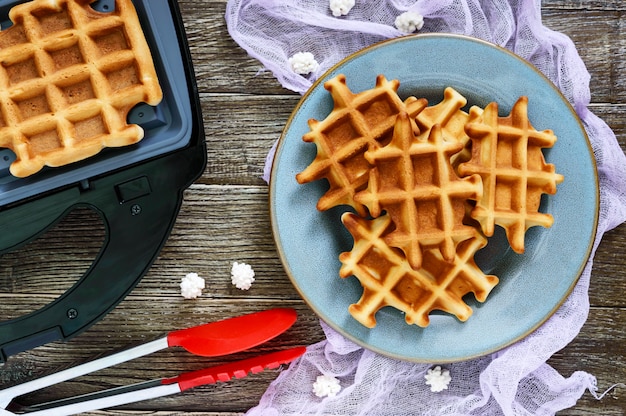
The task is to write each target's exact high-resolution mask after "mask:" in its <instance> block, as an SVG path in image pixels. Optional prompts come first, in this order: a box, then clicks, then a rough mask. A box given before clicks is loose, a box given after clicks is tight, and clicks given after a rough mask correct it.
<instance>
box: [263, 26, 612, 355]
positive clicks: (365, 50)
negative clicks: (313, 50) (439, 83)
mask: <svg viewBox="0 0 626 416" xmlns="http://www.w3.org/2000/svg"><path fill="white" fill-rule="evenodd" d="M428 38H431V39H432V38H445V39H452V40H454V39H457V40H460V41H469V42H475V43H479V44H482V45H484V46H486V47H489V48H494V49H496V50H498V51H499V52H500V53H505V54H506V55H509V56H510V57H512V58H514V59H515V60H517V61H518V62H519V63H520V64H522V65H524V66H526V67H527V68H530V69H531V70H532V71H533V72H535V74H537V75H539V76H540V77H541V78H543V79H544V80H545V81H546V84H547V85H549V86H550V87H551V88H552V90H553V92H554V93H556V94H557V95H558V97H559V98H560V99H561V100H562V101H563V104H565V107H566V108H567V110H568V111H569V112H570V113H571V114H572V115H573V117H574V119H575V120H576V122H577V124H578V128H579V129H580V131H581V133H582V135H583V137H584V139H585V144H586V147H587V150H588V153H589V155H590V162H591V167H592V169H593V188H594V193H595V204H594V207H593V211H594V218H593V223H592V228H591V230H592V231H591V233H590V234H591V235H590V236H589V240H588V242H587V248H586V251H585V255H584V258H583V259H581V264H580V266H579V268H578V270H577V271H576V277H575V278H573V279H572V282H571V284H570V286H569V288H568V289H567V291H566V293H565V294H564V295H563V297H562V298H561V299H560V300H559V302H557V303H556V305H555V306H554V307H553V308H552V309H551V310H550V311H549V312H548V313H547V314H546V315H545V316H544V317H543V318H542V319H540V320H539V321H538V322H537V323H535V324H534V325H532V326H531V327H530V328H529V329H528V330H526V331H524V332H523V333H521V334H520V335H519V336H517V337H515V338H513V339H511V340H508V341H506V342H504V343H502V344H501V345H498V346H495V347H492V348H489V349H485V350H484V351H481V352H479V353H475V354H469V355H464V356H463V357H453V358H450V359H448V360H438V361H437V362H438V363H453V362H460V361H466V360H470V359H475V358H479V357H484V356H486V355H488V354H492V353H494V352H497V351H500V350H503V349H505V348H507V347H510V346H511V345H513V344H515V343H517V342H519V341H521V340H522V339H524V338H526V337H527V336H528V335H530V334H531V333H533V332H534V331H536V330H537V329H538V328H539V327H541V326H542V325H543V324H544V323H545V322H546V321H548V320H549V319H550V318H551V317H552V316H553V315H554V314H555V313H556V311H557V310H558V309H559V308H560V307H561V306H562V305H563V304H564V303H565V301H566V300H567V299H568V298H569V296H570V295H571V293H572V291H573V290H574V288H575V287H576V286H577V284H578V282H579V280H580V277H581V275H582V274H583V272H584V270H585V268H586V266H587V264H588V263H589V260H590V258H591V254H592V252H593V246H594V243H595V240H596V237H597V231H598V224H599V216H600V194H601V193H600V181H599V174H598V167H597V161H596V157H595V153H594V151H593V146H592V144H591V141H590V139H589V136H588V134H587V130H586V129H585V127H584V124H583V122H582V120H581V119H580V117H579V116H578V114H577V113H576V111H575V109H574V107H573V106H572V104H571V103H570V102H569V100H568V99H567V98H566V97H565V96H564V95H563V93H562V92H561V91H560V90H559V89H558V87H557V86H556V85H555V84H554V83H553V82H552V81H551V80H550V79H549V78H548V77H547V76H546V75H544V74H543V73H542V72H541V71H539V69H537V68H536V67H535V66H534V65H533V64H532V63H530V62H529V61H527V60H525V59H524V58H522V57H520V56H519V55H517V54H515V53H514V52H512V51H511V50H509V49H506V48H504V47H502V46H499V45H497V44H494V43H492V42H489V41H486V40H484V39H480V38H475V37H472V36H467V35H460V34H452V33H419V34H412V35H406V36H401V37H397V38H391V39H385V40H383V41H380V42H376V43H373V44H371V45H369V46H366V47H364V48H363V49H360V50H359V51H356V52H354V53H352V54H350V55H348V56H346V57H345V58H343V59H341V60H340V61H339V62H337V63H336V64H334V65H333V66H331V67H330V68H328V70H326V71H325V72H324V73H323V74H322V75H320V76H319V77H318V78H317V80H316V81H315V82H314V83H313V84H312V85H311V87H309V89H308V90H307V91H306V92H305V93H304V94H303V95H302V96H301V98H300V100H299V101H298V103H297V105H296V106H295V107H294V109H293V110H292V112H291V113H290V115H289V118H288V119H287V121H286V123H285V125H284V128H283V130H282V132H281V135H280V136H279V138H278V139H277V141H276V143H275V145H274V148H275V151H274V154H273V156H272V162H271V163H272V165H271V170H270V176H269V183H268V187H269V192H268V194H269V195H268V197H269V198H268V205H269V213H270V225H271V230H272V236H273V239H274V243H275V246H276V250H277V253H278V256H279V258H280V261H281V264H282V266H283V270H284V271H285V273H286V274H287V276H288V277H289V280H290V282H291V284H292V286H293V287H294V288H295V289H296V291H297V292H298V294H299V296H300V297H301V299H302V300H303V301H304V302H305V304H306V305H307V307H308V308H309V309H311V310H312V311H313V312H314V313H315V314H316V315H317V316H318V317H319V318H320V319H322V320H323V321H324V323H325V324H326V325H328V326H329V327H331V328H332V329H334V330H335V331H337V332H338V333H339V334H341V335H342V336H344V337H345V338H347V339H348V340H350V341H352V342H353V343H355V344H356V345H358V346H360V347H362V348H365V349H368V350H370V351H373V352H375V353H378V354H381V355H383V356H386V357H390V358H394V359H398V360H403V361H409V362H416V363H432V362H433V361H432V360H428V359H425V358H418V357H417V358H416V357H407V356H405V355H402V354H395V353H392V352H389V351H386V350H385V349H383V348H379V347H377V346H373V345H370V344H368V343H366V342H364V341H363V340H361V339H359V338H357V337H356V336H354V335H352V334H350V333H349V332H348V331H346V330H344V329H343V328H342V327H341V326H340V325H337V324H335V323H334V322H333V320H332V319H330V317H329V316H328V315H327V314H326V313H324V312H322V311H320V310H319V309H318V308H316V307H314V306H313V305H311V303H310V302H309V301H308V299H307V298H308V296H306V295H305V293H303V291H302V289H301V288H300V286H299V285H298V284H297V280H296V279H295V277H294V276H293V273H292V270H291V269H290V267H288V262H287V261H286V254H285V252H284V248H283V245H282V243H281V242H280V236H279V232H278V225H277V224H276V222H277V218H276V207H275V204H274V203H273V201H274V200H275V193H276V189H275V186H274V184H275V183H276V178H275V176H276V175H277V173H276V171H277V169H276V162H277V160H278V158H279V157H280V154H281V151H282V149H283V147H284V146H283V145H284V142H285V140H286V136H287V134H288V131H289V130H290V127H291V125H292V122H293V119H294V118H295V117H296V115H297V114H298V113H299V111H300V109H301V107H302V106H303V104H304V103H305V102H306V101H307V100H308V97H309V96H310V95H311V94H313V93H314V91H316V90H317V89H318V88H319V86H320V84H323V83H324V82H326V81H327V80H328V77H329V75H330V74H332V73H333V72H335V71H336V70H337V69H338V68H339V67H341V66H343V65H344V64H347V63H348V62H350V61H352V60H354V59H356V58H358V57H360V56H362V55H365V54H368V53H370V52H371V51H372V50H374V49H378V48H382V47H385V46H387V45H389V44H392V43H399V42H407V41H415V40H419V39H428ZM313 208H314V209H315V207H313ZM346 308H347V305H346Z"/></svg>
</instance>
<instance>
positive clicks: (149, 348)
mask: <svg viewBox="0 0 626 416" xmlns="http://www.w3.org/2000/svg"><path fill="white" fill-rule="evenodd" d="M167 347H168V340H167V337H163V338H160V339H157V340H155V341H151V342H147V343H145V344H141V345H138V346H136V347H133V348H129V349H127V350H124V351H121V352H118V353H116V354H111V355H109V356H106V357H102V358H98V359H97V360H93V361H90V362H88V363H85V364H81V365H78V366H76V367H72V368H68V369H66V370H63V371H59V372H58V373H54V374H50V375H47V376H44V377H41V378H38V379H35V380H31V381H27V382H26V383H22V384H18V385H16V386H12V387H9V388H6V389H3V390H0V409H6V408H7V406H8V405H9V403H10V402H11V400H13V399H14V398H16V397H19V396H21V395H23V394H26V393H30V392H33V391H36V390H39V389H43V388H45V387H49V386H52V385H55V384H58V383H61V382H64V381H67V380H71V379H73V378H76V377H80V376H83V375H85V374H89V373H93V372H94V371H98V370H102V369H104V368H108V367H111V366H114V365H116V364H119V363H123V362H126V361H130V360H132V359H135V358H138V357H143V356H144V355H148V354H151V353H153V352H156V351H159V350H162V349H165V348H167ZM0 414H2V413H1V412H0Z"/></svg>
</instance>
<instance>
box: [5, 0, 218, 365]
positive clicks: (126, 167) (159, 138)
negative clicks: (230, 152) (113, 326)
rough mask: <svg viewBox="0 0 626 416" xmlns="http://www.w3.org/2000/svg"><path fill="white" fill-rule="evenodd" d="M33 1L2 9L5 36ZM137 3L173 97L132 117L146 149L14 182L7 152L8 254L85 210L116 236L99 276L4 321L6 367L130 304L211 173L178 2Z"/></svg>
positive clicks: (105, 6)
mask: <svg viewBox="0 0 626 416" xmlns="http://www.w3.org/2000/svg"><path fill="white" fill-rule="evenodd" d="M23 2H24V1H15V0H13V1H6V0H0V19H2V20H3V24H2V28H3V29H4V28H6V27H7V26H8V25H10V24H11V23H10V21H9V19H8V12H9V9H10V8H11V7H13V6H14V5H16V4H18V3H23ZM133 3H134V5H135V8H136V10H137V14H138V16H139V20H140V22H141V25H142V28H143V31H144V34H145V36H146V39H147V41H148V44H149V45H150V49H151V52H152V56H153V60H154V63H155V67H156V70H157V74H158V76H159V82H160V84H161V88H162V90H163V100H162V102H161V103H160V104H159V105H157V106H156V107H151V106H148V105H147V104H140V105H138V106H136V107H135V108H134V109H133V110H132V111H131V112H130V114H129V122H130V123H134V124H139V125H141V126H142V127H143V129H144V131H145V136H144V138H143V140H141V141H140V142H139V143H137V144H135V145H132V146H128V147H125V148H117V149H105V150H104V151H102V152H101V153H100V154H98V155H96V156H94V157H92V158H90V159H87V160H85V161H82V162H78V163H74V164H71V165H68V166H65V167H62V168H51V169H47V168H44V170H42V171H40V172H38V173H36V174H34V175H32V176H30V177H27V178H16V177H14V176H12V175H11V174H10V173H9V170H8V167H9V165H10V164H11V162H13V160H15V155H14V154H13V152H12V151H11V150H9V149H0V254H2V253H6V252H8V251H12V250H16V249H18V248H19V247H21V246H22V245H24V244H25V243H27V242H29V241H31V240H33V239H34V238H35V237H37V236H38V235H40V234H41V233H43V232H45V231H46V230H47V229H48V228H49V227H51V226H52V225H54V224H55V223H57V222H58V221H59V220H60V219H62V218H63V217H64V216H65V215H67V214H68V213H69V212H70V211H72V210H73V209H75V208H77V207H89V208H91V209H93V210H95V211H96V212H98V214H99V215H100V216H101V218H102V220H103V222H104V226H105V231H106V236H105V241H104V244H103V247H102V248H101V250H100V253H99V254H98V256H97V257H96V259H95V260H94V262H93V264H92V265H91V267H90V268H89V270H88V271H87V272H85V274H84V275H83V276H82V277H81V278H80V279H79V280H78V281H77V282H76V283H75V284H74V285H73V286H72V287H71V288H69V289H68V290H67V291H66V292H65V293H64V294H63V295H61V296H60V297H59V298H57V299H56V300H55V301H54V302H52V303H50V304H48V305H46V306H44V307H43V308H41V309H39V310H37V311H35V312H32V313H30V314H27V315H24V316H21V317H18V318H14V319H11V320H7V321H3V322H0V360H1V361H6V359H7V357H8V356H10V355H13V354H16V353H18V352H21V351H25V350H28V349H31V348H34V347H37V346H40V345H43V344H45V343H48V342H51V341H55V340H67V339H69V338H71V337H72V336H75V335H77V334H79V333H80V332H82V331H83V330H85V329H87V328H88V327H89V326H91V325H93V324H94V323H96V322H97V321H98V320H99V319H101V318H102V317H103V316H104V315H105V314H106V313H107V312H109V311H110V310H111V309H113V308H114V307H115V306H116V305H117V304H118V303H119V302H120V301H121V300H122V299H124V297H125V296H126V295H127V294H128V293H129V292H130V291H131V290H132V289H133V288H134V287H135V285H136V284H137V283H138V282H139V280H140V279H141V278H142V277H143V276H144V275H145V273H146V272H147V271H148V269H149V267H150V265H151V264H152V262H153V261H154V260H155V258H156V257H157V255H158V253H159V251H160V250H161V248H162V247H163V245H164V244H165V241H166V240H167V237H168V236H169V234H170V231H171V229H172V226H173V225H174V222H175V220H176V216H177V214H178V211H179V208H180V205H181V203H182V195H183V191H184V190H185V189H186V188H187V187H189V186H190V185H191V183H193V181H195V180H196V179H197V178H198V177H199V176H200V175H201V174H202V172H203V171H204V168H205V166H206V147H205V146H206V145H205V141H204V129H203V127H202V116H201V112H200V103H199V101H198V93H197V89H196V84H195V76H194V73H193V68H192V64H191V58H190V55H189V49H188V46H187V41H186V37H185V33H184V28H183V24H182V20H181V17H180V11H179V9H178V4H177V1H176V0H134V1H133ZM92 7H93V8H94V9H96V10H99V11H102V12H106V11H107V10H113V9H114V8H115V1H114V0H98V1H95V2H94V3H93V4H92ZM1 319H2V318H1V317H0V320H1Z"/></svg>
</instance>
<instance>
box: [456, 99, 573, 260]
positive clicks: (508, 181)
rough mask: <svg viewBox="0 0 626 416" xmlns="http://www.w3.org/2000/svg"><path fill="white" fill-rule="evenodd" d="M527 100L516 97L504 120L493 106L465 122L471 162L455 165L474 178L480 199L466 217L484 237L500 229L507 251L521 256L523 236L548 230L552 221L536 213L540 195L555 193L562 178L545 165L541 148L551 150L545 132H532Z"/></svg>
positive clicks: (550, 134)
mask: <svg viewBox="0 0 626 416" xmlns="http://www.w3.org/2000/svg"><path fill="white" fill-rule="evenodd" d="M527 110H528V98H526V97H522V98H520V99H519V100H518V101H517V102H516V103H515V105H514V106H513V108H512V110H511V113H510V115H509V116H508V117H498V105H497V104H496V103H490V104H489V105H487V107H485V110H484V112H483V114H482V116H481V117H480V118H479V120H477V121H475V122H473V123H469V124H468V126H467V132H468V135H469V136H470V138H471V140H472V158H471V160H470V161H468V162H466V163H463V164H461V165H460V166H459V173H460V174H461V175H462V176H466V175H474V174H478V175H480V177H481V178H482V182H483V194H482V197H481V198H480V199H479V200H478V202H477V204H476V207H475V208H474V209H473V210H472V212H471V216H472V218H474V219H476V220H477V221H478V222H479V223H480V224H481V227H482V230H483V232H484V233H485V235H487V236H492V235H493V233H494V228H495V227H494V226H495V225H496V224H497V225H500V226H502V227H503V228H504V229H505V230H506V233H507V238H508V240H509V244H510V245H511V248H512V249H513V250H514V251H515V252H517V253H523V252H524V236H525V233H526V230H528V228H530V227H532V226H543V227H546V228H549V227H551V226H552V223H553V217H552V216H551V215H550V214H546V213H541V212H539V205H540V202H541V195H542V194H544V193H546V194H554V193H556V185H557V184H558V183H560V182H562V181H563V176H562V175H559V174H557V173H555V167H554V165H552V164H547V163H546V162H545V159H544V156H543V153H542V150H541V149H542V148H547V147H552V146H553V145H554V143H555V142H556V136H555V135H554V133H553V132H552V131H551V130H544V131H537V130H535V129H534V128H533V127H532V125H531V124H530V121H529V120H528V115H527Z"/></svg>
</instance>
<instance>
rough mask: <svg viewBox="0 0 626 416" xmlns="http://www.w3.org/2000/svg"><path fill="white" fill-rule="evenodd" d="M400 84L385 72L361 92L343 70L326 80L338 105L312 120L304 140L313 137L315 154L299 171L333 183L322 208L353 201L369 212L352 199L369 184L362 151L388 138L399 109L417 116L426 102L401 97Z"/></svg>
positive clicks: (308, 178)
mask: <svg viewBox="0 0 626 416" xmlns="http://www.w3.org/2000/svg"><path fill="white" fill-rule="evenodd" d="M399 85H400V83H399V82H398V81H397V80H392V81H388V80H387V79H386V78H385V77H384V76H382V75H379V76H378V77H377V78H376V86H375V87H374V88H372V89H370V90H366V91H362V92H360V93H357V94H355V93H353V92H352V91H350V89H349V88H348V86H347V85H346V77H345V76H344V75H338V76H336V77H335V78H332V79H331V80H329V81H327V82H326V83H325V84H324V87H325V88H326V89H327V90H328V91H330V93H331V95H332V98H333V102H334V108H333V111H332V112H331V113H330V114H329V115H328V117H326V118H325V119H324V120H322V121H317V120H310V121H309V127H310V131H309V132H308V133H307V134H305V135H304V136H303V140H304V141H305V142H313V143H315V145H316V147H317V156H316V157H315V159H314V160H313V161H312V162H311V164H310V165H309V166H308V167H307V168H306V169H305V170H304V171H302V172H301V173H299V174H297V175H296V180H297V181H298V182H299V183H307V182H312V181H314V180H318V179H322V178H326V179H327V180H328V183H329V189H328V191H327V192H326V193H325V194H324V195H323V196H322V197H321V198H320V199H319V201H318V204H317V208H318V209H319V210H320V211H325V210H327V209H329V208H332V207H334V206H338V205H349V206H351V207H353V208H354V209H355V210H356V211H357V212H358V213H359V214H360V215H367V210H366V209H365V207H364V206H363V205H362V204H359V203H356V202H355V201H354V195H355V194H356V192H358V191H360V190H362V189H364V188H365V187H366V185H367V181H368V177H369V170H370V168H371V166H370V164H369V163H368V162H367V160H366V159H365V158H364V156H363V155H364V153H365V151H367V150H373V149H376V148H378V147H381V146H384V145H385V144H386V142H388V141H389V140H390V138H391V134H392V131H393V126H394V124H395V121H396V116H397V114H398V113H399V112H406V113H408V114H409V115H410V116H411V117H415V115H417V114H418V113H419V112H420V111H422V109H423V108H424V107H426V104H427V102H426V100H425V99H420V100H418V99H416V98H414V97H409V98H407V99H406V100H404V101H402V100H401V99H400V97H398V95H397V93H396V91H397V89H398V86H399ZM413 124H414V123H413ZM413 128H416V127H415V126H414V127H413Z"/></svg>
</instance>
